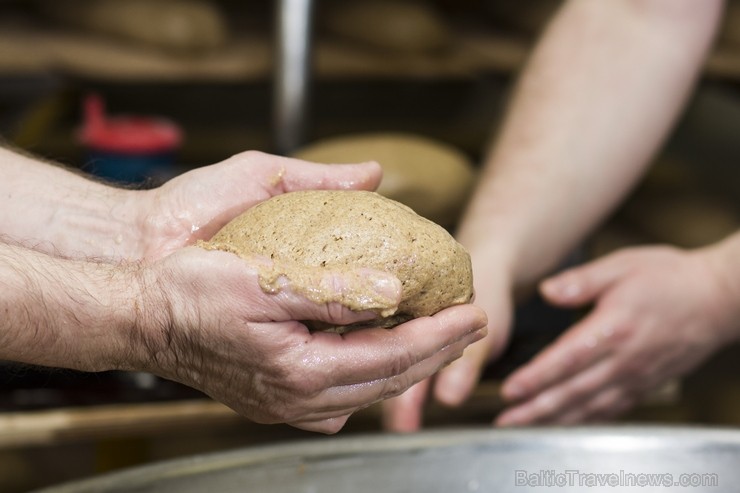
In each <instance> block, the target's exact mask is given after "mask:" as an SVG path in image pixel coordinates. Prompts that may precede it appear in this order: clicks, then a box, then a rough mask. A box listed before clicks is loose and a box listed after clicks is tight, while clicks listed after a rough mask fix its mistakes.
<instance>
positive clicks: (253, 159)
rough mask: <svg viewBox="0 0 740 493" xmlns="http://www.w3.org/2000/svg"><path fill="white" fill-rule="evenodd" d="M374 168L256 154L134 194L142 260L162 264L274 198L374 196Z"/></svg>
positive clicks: (376, 179) (376, 169)
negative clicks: (300, 193)
mask: <svg viewBox="0 0 740 493" xmlns="http://www.w3.org/2000/svg"><path fill="white" fill-rule="evenodd" d="M380 177H381V170H380V166H379V165H378V164H377V163H365V164H356V165H323V164H314V163H309V162H306V161H301V160H298V159H289V158H284V157H279V156H272V155H269V154H264V153H261V152H256V151H248V152H243V153H241V154H237V155H236V156H233V157H231V158H229V159H227V160H226V161H223V162H221V163H219V164H215V165H212V166H207V167H204V168H199V169H196V170H193V171H191V172H188V173H185V174H183V175H181V176H179V177H176V178H174V179H172V180H170V181H169V182H167V183H165V184H164V185H163V186H161V187H159V188H157V189H154V190H149V191H146V192H138V193H140V194H142V195H139V196H137V199H136V200H135V201H132V203H133V204H134V205H135V207H136V208H137V211H138V216H139V220H138V224H139V229H140V232H141V233H140V236H141V238H142V244H141V245H140V247H139V249H140V250H141V253H140V256H141V257H144V258H149V259H156V258H161V257H163V256H165V255H168V254H170V253H172V252H173V251H175V250H177V249H178V248H182V247H183V246H187V245H191V244H193V243H194V242H195V241H196V240H199V239H209V238H210V237H211V236H213V235H214V234H215V233H216V232H217V231H218V230H219V229H220V228H221V227H222V226H224V225H225V224H226V223H227V222H229V221H230V220H231V219H233V218H234V217H236V216H237V215H239V214H240V213H242V212H244V211H245V210H247V209H249V208H250V207H252V206H253V205H255V204H257V203H259V202H262V201H264V200H267V199H269V198H270V197H273V196H275V195H280V194H282V193H285V192H293V191H297V190H318V189H324V190H336V189H347V190H349V189H357V190H374V189H375V188H376V187H377V186H378V183H379V182H380Z"/></svg>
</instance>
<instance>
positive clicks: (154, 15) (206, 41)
mask: <svg viewBox="0 0 740 493" xmlns="http://www.w3.org/2000/svg"><path fill="white" fill-rule="evenodd" d="M42 6H43V11H44V12H45V13H47V14H48V15H49V16H51V17H52V18H54V19H56V20H57V21H60V22H62V23H65V24H68V25H70V26H73V27H79V28H83V29H86V30H89V31H95V32H98V33H101V34H105V35H109V36H112V37H116V38H119V39H123V40H128V41H135V42H137V43H142V44H146V45H149V46H153V47H156V48H160V49H163V50H167V51H173V52H178V53H192V52H203V51H208V50H212V49H214V48H218V47H220V46H222V45H223V44H224V42H225V40H226V37H227V33H226V32H227V29H226V26H225V22H224V20H223V18H222V16H221V14H220V13H219V11H218V10H217V9H216V8H215V6H214V5H213V4H212V3H211V2H207V1H202V0H125V1H123V0H65V1H63V2H62V1H59V2H58V1H50V0H46V1H45V2H43V4H42Z"/></svg>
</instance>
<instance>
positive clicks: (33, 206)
mask: <svg viewBox="0 0 740 493" xmlns="http://www.w3.org/2000/svg"><path fill="white" fill-rule="evenodd" d="M0 166H1V167H2V170H3V181H2V183H0V192H2V194H0V225H1V226H0V234H2V235H4V236H5V237H7V238H12V239H13V240H14V241H17V242H20V243H23V244H29V245H33V247H34V249H36V250H40V251H44V252H47V253H51V254H54V255H59V256H63V257H68V258H84V257H95V258H112V259H130V258H140V256H141V243H142V242H141V238H142V236H143V235H142V233H141V229H142V228H141V227H140V224H141V222H140V217H139V213H138V210H139V208H138V207H137V202H138V199H139V197H140V196H141V194H142V193H143V192H140V191H135V190H125V189H121V188H116V187H113V186H109V185H106V184H104V183H100V182H96V181H93V180H90V179H88V178H86V177H84V176H82V175H80V174H78V173H76V172H73V171H70V170H67V169H65V168H63V167H61V166H58V165H53V164H47V163H44V162H41V161H39V160H37V159H33V158H30V157H27V156H24V155H21V154H18V153H14V152H12V151H9V150H6V149H2V148H0Z"/></svg>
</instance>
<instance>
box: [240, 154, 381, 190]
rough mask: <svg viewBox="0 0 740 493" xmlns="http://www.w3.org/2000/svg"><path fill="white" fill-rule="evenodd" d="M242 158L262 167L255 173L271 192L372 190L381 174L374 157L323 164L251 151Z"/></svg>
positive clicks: (378, 181) (377, 183)
mask: <svg viewBox="0 0 740 493" xmlns="http://www.w3.org/2000/svg"><path fill="white" fill-rule="evenodd" d="M245 159H246V160H247V161H249V162H253V163H254V164H255V165H256V167H257V169H258V171H259V170H262V172H261V173H260V174H258V175H257V176H258V177H259V179H260V180H261V183H262V186H263V187H264V188H265V190H267V191H268V192H269V193H270V195H278V194H281V193H285V192H295V191H298V190H375V189H376V188H377V187H378V185H379V184H380V179H381V177H382V169H381V167H380V165H379V164H378V163H376V162H374V161H370V162H365V163H357V164H331V165H326V164H318V163H312V162H309V161H304V160H301V159H294V158H289V157H282V156H273V155H270V154H263V153H259V152H254V151H250V152H249V153H248V155H247V156H245ZM265 171H269V172H265Z"/></svg>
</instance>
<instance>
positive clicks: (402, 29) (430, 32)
mask: <svg viewBox="0 0 740 493" xmlns="http://www.w3.org/2000/svg"><path fill="white" fill-rule="evenodd" d="M320 21H321V23H322V24H323V26H324V27H325V28H326V30H327V31H329V32H331V33H333V34H336V35H338V36H341V37H342V38H344V39H347V40H349V41H353V42H357V43H360V44H362V45H365V46H368V47H371V48H378V49H381V50H387V51H393V52H403V53H424V52H434V51H438V50H441V49H444V48H447V47H448V46H450V45H451V43H452V34H451V33H450V30H449V28H448V27H447V25H446V23H445V22H444V20H443V19H442V18H441V17H440V16H439V15H438V14H437V13H436V12H435V11H434V10H433V9H432V8H431V7H430V6H429V5H427V4H425V3H424V2H414V1H403V0H352V1H347V0H340V1H337V2H334V3H332V4H330V5H329V6H328V7H327V8H326V9H325V10H324V11H322V12H321V15H320Z"/></svg>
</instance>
